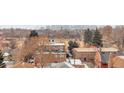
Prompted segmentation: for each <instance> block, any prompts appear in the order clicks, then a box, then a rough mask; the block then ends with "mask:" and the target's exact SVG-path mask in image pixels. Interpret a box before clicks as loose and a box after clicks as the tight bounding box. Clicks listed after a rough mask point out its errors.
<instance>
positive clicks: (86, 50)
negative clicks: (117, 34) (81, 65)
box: [74, 48, 118, 52]
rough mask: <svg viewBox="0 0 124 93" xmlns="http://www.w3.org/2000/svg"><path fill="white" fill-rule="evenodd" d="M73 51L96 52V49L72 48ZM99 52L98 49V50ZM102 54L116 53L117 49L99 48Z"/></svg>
mask: <svg viewBox="0 0 124 93" xmlns="http://www.w3.org/2000/svg"><path fill="white" fill-rule="evenodd" d="M74 50H75V51H77V52H96V51H97V49H96V48H74ZM98 50H99V48H98ZM101 51H102V52H117V51H118V49H116V48H101Z"/></svg>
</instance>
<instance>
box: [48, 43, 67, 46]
mask: <svg viewBox="0 0 124 93" xmlns="http://www.w3.org/2000/svg"><path fill="white" fill-rule="evenodd" d="M50 45H52V46H64V45H65V44H64V43H50Z"/></svg>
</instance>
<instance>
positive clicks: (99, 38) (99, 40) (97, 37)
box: [92, 29, 103, 47]
mask: <svg viewBox="0 0 124 93" xmlns="http://www.w3.org/2000/svg"><path fill="white" fill-rule="evenodd" d="M92 44H93V45H95V46H97V47H102V46H103V44H102V35H101V34H100V32H99V31H98V30H97V29H96V31H95V32H94V36H93V41H92Z"/></svg>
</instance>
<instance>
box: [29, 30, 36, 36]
mask: <svg viewBox="0 0 124 93" xmlns="http://www.w3.org/2000/svg"><path fill="white" fill-rule="evenodd" d="M36 36H37V37H38V33H37V32H36V31H35V30H33V31H31V33H30V36H29V37H36Z"/></svg>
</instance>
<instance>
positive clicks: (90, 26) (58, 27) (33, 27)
mask: <svg viewBox="0 0 124 93" xmlns="http://www.w3.org/2000/svg"><path fill="white" fill-rule="evenodd" d="M96 27H98V28H99V27H103V26H102V25H1V26H0V29H9V28H15V29H16V28H19V29H36V30H38V29H52V30H60V29H72V30H73V29H87V28H89V29H96Z"/></svg>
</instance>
